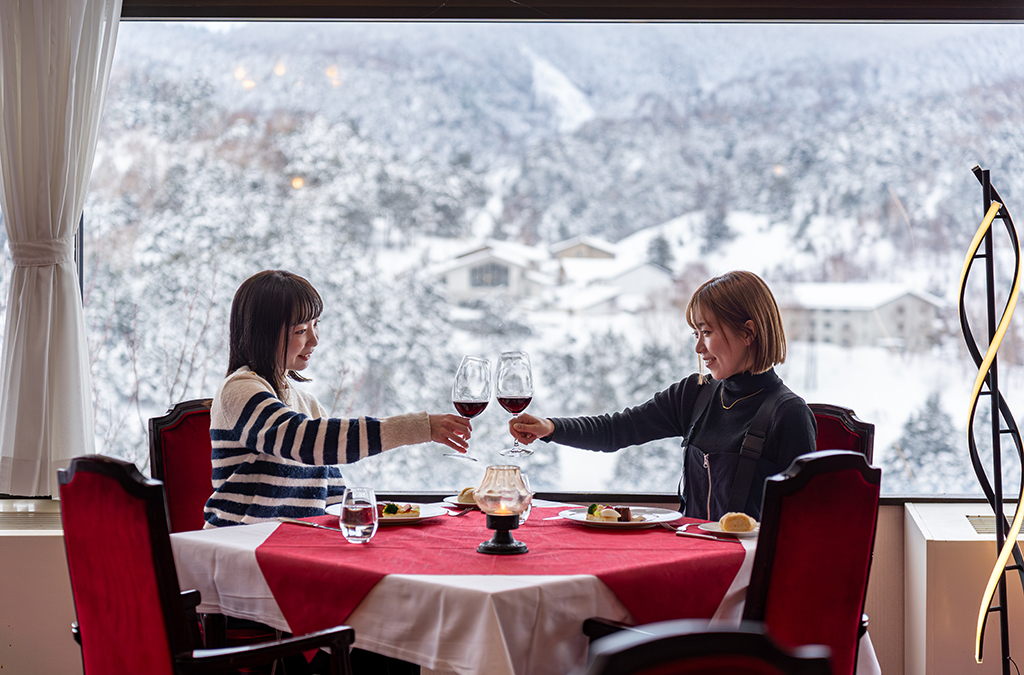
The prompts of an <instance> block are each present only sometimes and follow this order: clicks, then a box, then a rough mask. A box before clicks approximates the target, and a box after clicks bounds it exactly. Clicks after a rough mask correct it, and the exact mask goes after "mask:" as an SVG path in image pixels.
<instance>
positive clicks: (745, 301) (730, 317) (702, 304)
mask: <svg viewBox="0 0 1024 675" xmlns="http://www.w3.org/2000/svg"><path fill="white" fill-rule="evenodd" d="M697 315H700V316H701V317H702V318H703V319H704V320H705V321H708V319H709V317H713V319H714V321H715V322H717V323H718V324H719V326H725V327H727V328H729V329H730V330H732V332H733V333H735V334H736V335H739V336H741V337H746V336H748V335H750V329H749V328H748V327H747V326H746V325H745V324H746V323H747V321H753V322H754V338H753V340H752V341H751V343H750V347H749V349H750V352H751V358H752V365H751V368H750V372H751V373H753V374H755V375H757V374H758V373H763V372H765V371H767V370H769V369H771V368H772V366H775V365H778V364H780V363H785V361H786V331H785V330H784V329H783V328H782V316H781V315H780V314H779V306H778V305H777V304H776V302H775V296H774V295H772V292H771V289H769V288H768V284H766V283H765V282H764V280H763V279H761V277H759V276H757V275H756V274H754V273H753V272H746V271H742V270H738V271H734V272H726V273H725V274H723V275H721V276H718V277H715V278H714V279H709V280H708V281H705V282H704V283H703V284H701V286H700V288H698V289H697V290H696V291H694V293H693V295H692V296H691V297H690V302H689V303H687V305H686V322H687V323H688V324H690V327H691V328H696V327H697V325H696V324H697ZM702 379H703V373H702Z"/></svg>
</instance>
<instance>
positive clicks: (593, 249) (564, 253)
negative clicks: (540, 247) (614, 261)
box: [548, 235, 616, 258]
mask: <svg viewBox="0 0 1024 675" xmlns="http://www.w3.org/2000/svg"><path fill="white" fill-rule="evenodd" d="M548 250H550V251H551V255H553V256H554V257H555V258H614V257H615V256H616V251H615V244H610V243H608V242H607V241H605V240H603V239H598V238H597V237H591V236H588V235H579V236H576V237H572V238H570V239H566V240H565V241H560V242H558V243H557V244H552V245H551V247H550V248H549V249H548Z"/></svg>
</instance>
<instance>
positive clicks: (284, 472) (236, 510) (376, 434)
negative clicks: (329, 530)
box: [205, 367, 430, 528]
mask: <svg viewBox="0 0 1024 675" xmlns="http://www.w3.org/2000/svg"><path fill="white" fill-rule="evenodd" d="M282 398H283V400H282V399H279V398H278V397H277V395H276V394H275V393H274V388H273V387H271V386H270V383H269V382H267V381H266V380H264V379H263V378H262V377H260V376H259V375H256V374H255V373H253V372H252V371H251V370H249V368H247V367H243V368H239V369H238V370H236V371H235V372H233V373H231V375H229V376H228V377H227V378H226V379H225V380H224V381H223V382H222V383H221V385H220V388H219V389H218V390H217V394H216V396H214V398H213V407H212V408H211V410H210V438H211V440H212V441H213V489H214V493H213V496H211V497H210V499H209V501H207V502H206V510H205V518H206V527H207V528H210V527H220V526H222V525H238V524H240V523H256V522H261V521H265V520H273V519H275V518H277V517H279V516H287V517H291V518H304V517H307V516H316V515H323V513H324V509H325V508H326V507H327V505H329V504H333V503H335V502H338V501H341V496H342V493H343V492H344V490H345V482H344V479H343V478H342V475H341V470H340V469H339V468H338V466H337V465H339V464H351V463H352V462H357V461H359V460H360V459H363V458H364V457H369V456H370V455H376V454H379V453H381V452H383V451H385V450H390V449H392V448H396V447H399V446H402V445H411V444H414V443H424V442H426V441H429V440H430V421H429V419H428V417H427V413H425V412H419V413H410V414H407V415H398V416H395V417H388V418H385V419H381V420H377V419H374V418H372V417H359V418H357V419H350V420H344V419H337V418H328V417H327V412H326V411H325V410H324V408H323V406H321V405H320V403H319V402H318V401H317V400H316V398H315V397H314V396H312V395H311V394H309V393H307V392H304V391H301V390H299V389H296V388H295V387H294V386H289V387H288V389H286V390H285V391H284V392H283V397H282Z"/></svg>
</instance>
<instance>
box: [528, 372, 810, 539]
mask: <svg viewBox="0 0 1024 675" xmlns="http://www.w3.org/2000/svg"><path fill="white" fill-rule="evenodd" d="M713 384H714V382H713V381H711V382H708V383H706V384H703V385H701V384H698V376H697V374H696V373H695V374H693V375H691V376H690V377H688V378H686V379H685V380H682V381H680V382H676V383H675V384H673V385H672V386H670V387H669V388H668V389H665V390H664V391H660V392H658V393H657V394H655V395H654V397H653V398H651V399H650V400H649V401H647V402H645V403H642V404H640V405H638V406H635V407H632V408H627V409H625V410H623V411H622V412H617V413H613V414H610V415H608V414H606V415H597V416H592V417H569V418H552V420H551V421H552V422H553V423H554V425H555V431H554V433H553V434H551V436H548V437H547V438H545V439H544V440H546V441H554V442H556V443H561V444H563V445H570V446H573V447H577V448H585V449H588V450H599V451H602V452H614V451H616V450H619V449H620V448H625V447H629V446H632V445H641V444H643V443H646V442H648V441H653V440H657V439H659V438H669V437H672V436H680V437H683V436H685V435H686V433H687V432H688V431H689V428H690V424H691V419H692V416H693V412H694V410H693V408H694V403H695V402H696V398H697V391H698V389H699V388H700V387H708V386H713ZM781 385H782V380H781V379H780V378H779V376H778V375H776V374H775V369H771V370H769V371H767V372H765V373H761V374H759V375H751V374H750V373H749V372H747V373H742V374H739V375H733V376H732V377H730V378H727V379H726V380H725V381H724V382H722V387H721V389H720V391H719V393H718V394H716V395H715V397H714V400H713V401H712V402H711V405H710V406H709V407H708V409H707V412H706V413H705V415H704V417H703V419H702V420H701V421H700V422H699V423H698V425H697V428H696V429H695V430H694V433H693V438H691V439H690V442H689V445H690V449H689V451H688V453H687V460H686V462H687V470H686V473H687V480H686V481H685V488H684V490H685V492H686V494H687V495H688V502H687V508H686V514H687V515H690V516H693V517H699V518H706V519H709V520H715V519H717V518H719V517H720V516H721V515H722V513H724V504H725V501H726V500H727V498H728V489H729V488H730V487H731V482H732V481H731V471H730V472H729V478H728V479H727V480H720V479H717V478H718V477H717V476H716V475H715V472H714V468H715V461H716V459H715V457H714V455H716V454H719V453H729V454H733V455H738V454H739V451H740V447H741V446H742V444H743V436H744V435H745V434H746V432H747V429H748V427H749V426H750V421H751V419H752V418H753V416H754V414H755V413H756V412H757V410H758V408H760V406H761V403H762V402H763V401H764V399H765V397H766V396H767V395H768V394H769V393H771V392H772V391H773V390H775V389H776V388H778V387H779V386H781ZM726 406H728V409H726ZM816 435H817V427H816V425H815V422H814V415H813V414H812V413H811V411H810V408H808V407H807V404H806V403H805V402H804V401H803V399H800V398H793V399H790V400H788V401H786V402H784V403H782V404H780V405H779V406H778V407H777V408H776V409H775V412H774V414H773V415H772V418H771V420H770V421H769V423H768V432H767V435H766V437H765V443H764V450H763V452H762V454H761V459H760V460H759V461H758V465H757V469H756V470H755V473H754V481H753V485H752V486H751V490H750V498H749V499H748V501H747V508H745V509H744V510H745V511H746V512H747V513H749V514H750V515H751V516H753V517H754V518H757V519H758V520H760V515H761V513H760V512H761V495H762V494H763V491H764V479H765V478H767V477H768V476H771V475H773V474H776V473H779V472H781V471H784V470H785V469H786V468H788V467H789V465H790V464H791V463H792V461H793V460H794V459H795V458H796V457H797V456H798V455H802V454H804V453H807V452H812V451H813V450H814V448H815V437H816ZM697 451H699V452H700V453H702V454H700V455H698V454H696V452H697ZM703 455H707V456H708V461H709V466H710V469H711V473H712V480H711V485H710V493H711V502H712V503H711V508H710V511H709V509H708V500H707V496H708V486H707V485H706V484H705V485H702V484H701V483H706V479H705V478H704V477H703V476H699V475H698V476H695V474H694V470H695V469H697V468H703V469H705V471H704V473H705V474H706V473H707V467H703V466H699V467H694V466H692V465H693V464H694V463H695V461H697V462H699V463H700V464H701V465H703V459H704V457H703ZM729 462H731V463H732V464H733V465H734V464H735V461H734V460H733V459H732V458H729ZM724 483H728V485H725V484H724ZM698 502H699V503H698Z"/></svg>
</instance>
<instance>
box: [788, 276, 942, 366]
mask: <svg viewBox="0 0 1024 675" xmlns="http://www.w3.org/2000/svg"><path fill="white" fill-rule="evenodd" d="M777 297H778V301H779V308H780V309H781V311H782V313H783V317H784V321H785V326H786V334H787V338H788V339H790V340H799V341H805V342H826V343H831V344H836V345H840V346H842V347H858V346H884V347H894V348H898V349H902V350H907V351H922V350H925V349H928V348H929V347H930V346H931V345H932V344H934V341H935V339H936V336H937V333H938V331H939V318H940V312H941V311H942V309H943V308H944V306H945V302H944V301H943V300H942V299H940V298H938V297H936V296H934V295H931V294H930V293H925V292H922V291H917V290H913V289H910V288H908V287H907V286H904V285H902V284H885V283H844V284H838V283H803V284H792V285H790V286H789V287H787V288H782V289H780V292H779V293H778V294H777Z"/></svg>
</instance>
